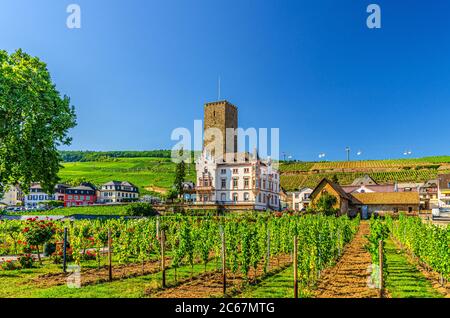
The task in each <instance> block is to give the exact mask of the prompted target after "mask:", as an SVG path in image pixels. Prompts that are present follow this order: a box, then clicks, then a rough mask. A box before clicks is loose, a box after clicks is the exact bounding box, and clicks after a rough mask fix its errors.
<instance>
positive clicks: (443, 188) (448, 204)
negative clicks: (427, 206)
mask: <svg viewBox="0 0 450 318" xmlns="http://www.w3.org/2000/svg"><path fill="white" fill-rule="evenodd" d="M438 205H439V208H443V209H450V174H440V175H438Z"/></svg>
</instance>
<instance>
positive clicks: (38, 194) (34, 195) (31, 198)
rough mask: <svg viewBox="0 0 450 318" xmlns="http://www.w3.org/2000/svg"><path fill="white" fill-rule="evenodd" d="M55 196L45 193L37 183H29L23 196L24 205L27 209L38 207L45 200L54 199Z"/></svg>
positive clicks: (43, 203)
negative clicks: (26, 193)
mask: <svg viewBox="0 0 450 318" xmlns="http://www.w3.org/2000/svg"><path fill="white" fill-rule="evenodd" d="M55 198H56V196H55V194H54V193H52V194H48V193H45V192H44V190H43V189H42V187H41V185H40V184H39V183H34V184H32V185H31V187H30V190H29V193H28V195H26V196H25V200H24V201H25V202H24V203H25V207H27V208H29V209H35V208H39V207H41V206H43V205H45V203H46V202H47V201H54V200H55Z"/></svg>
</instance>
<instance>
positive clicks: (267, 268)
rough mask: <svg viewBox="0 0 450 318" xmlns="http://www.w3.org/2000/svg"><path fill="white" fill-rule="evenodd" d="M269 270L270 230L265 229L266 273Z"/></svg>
mask: <svg viewBox="0 0 450 318" xmlns="http://www.w3.org/2000/svg"><path fill="white" fill-rule="evenodd" d="M269 270H270V228H269V227H267V262H266V273H267V272H269Z"/></svg>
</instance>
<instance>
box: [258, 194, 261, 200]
mask: <svg viewBox="0 0 450 318" xmlns="http://www.w3.org/2000/svg"><path fill="white" fill-rule="evenodd" d="M258 202H261V193H260V194H258Z"/></svg>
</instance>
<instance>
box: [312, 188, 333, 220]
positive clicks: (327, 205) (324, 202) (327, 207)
mask: <svg viewBox="0 0 450 318" xmlns="http://www.w3.org/2000/svg"><path fill="white" fill-rule="evenodd" d="M336 202H337V198H336V197H335V196H334V195H332V194H329V193H328V192H325V193H323V194H322V195H321V196H320V198H319V199H318V200H317V202H316V211H317V212H319V213H322V214H325V215H335V214H336V212H337V211H336V210H337V209H335V208H334V205H335V204H336Z"/></svg>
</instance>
